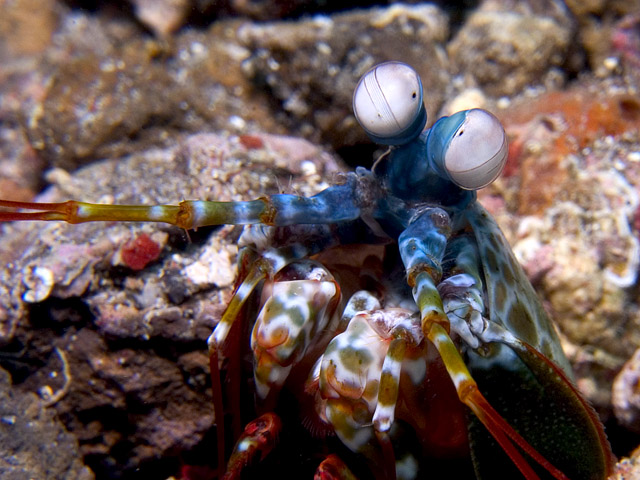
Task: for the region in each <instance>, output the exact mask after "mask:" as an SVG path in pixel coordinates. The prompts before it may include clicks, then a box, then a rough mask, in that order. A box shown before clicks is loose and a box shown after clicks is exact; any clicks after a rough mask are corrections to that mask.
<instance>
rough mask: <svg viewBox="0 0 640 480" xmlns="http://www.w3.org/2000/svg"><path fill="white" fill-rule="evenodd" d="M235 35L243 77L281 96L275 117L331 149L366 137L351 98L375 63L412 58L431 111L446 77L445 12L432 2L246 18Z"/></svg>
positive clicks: (437, 104) (439, 98)
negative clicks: (292, 17) (244, 51)
mask: <svg viewBox="0 0 640 480" xmlns="http://www.w3.org/2000/svg"><path fill="white" fill-rule="evenodd" d="M238 34H239V37H240V39H241V40H242V42H243V43H244V44H245V45H246V47H247V48H248V49H249V50H250V51H251V52H252V54H251V56H250V57H249V58H248V59H247V61H246V62H245V63H244V70H245V72H246V73H247V75H248V77H249V78H251V79H252V81H253V82H254V83H255V84H257V85H260V86H263V87H264V88H265V89H267V90H268V91H269V93H270V95H271V96H272V97H274V98H275V99H277V101H278V102H280V103H279V106H278V108H277V109H276V110H275V111H274V115H275V116H276V118H278V119H280V120H281V121H282V122H283V123H285V124H287V125H288V126H289V128H290V129H291V130H292V131H294V132H296V133H299V134H302V135H303V136H305V137H309V138H311V139H312V140H314V141H323V142H328V143H330V144H331V145H332V146H333V147H334V148H335V149H339V148H341V147H344V146H349V145H353V144H355V143H359V142H368V140H367V138H366V136H365V134H364V133H363V132H362V130H361V129H360V128H359V127H358V126H357V123H356V120H355V117H354V116H353V112H352V111H351V101H352V95H353V90H354V88H355V86H356V83H357V82H358V80H359V79H360V77H361V76H362V75H363V74H364V73H365V72H366V71H367V70H368V69H369V68H371V67H373V66H374V65H375V64H377V63H380V62H383V61H388V60H398V61H403V62H406V63H409V64H411V65H412V66H413V67H414V68H415V69H416V71H417V72H418V73H419V74H420V75H421V77H422V83H423V85H424V88H425V92H426V95H425V102H426V105H427V111H429V112H431V113H435V112H437V111H438V109H439V108H440V105H441V104H442V102H443V95H444V91H445V89H446V87H447V84H448V82H449V80H450V77H449V74H448V64H447V63H448V62H447V59H446V55H445V53H444V42H445V41H446V38H447V35H448V26H447V21H446V17H445V16H444V14H443V13H442V11H441V10H440V9H438V8H437V7H436V6H434V5H430V4H424V5H401V4H398V5H393V6H390V7H387V8H377V9H371V10H362V11H354V12H348V13H344V14H336V15H332V16H318V17H314V18H312V19H309V20H303V21H301V22H295V23H294V22H276V23H271V24H264V25H253V24H247V25H246V26H244V27H243V28H242V29H240V31H239V32H238Z"/></svg>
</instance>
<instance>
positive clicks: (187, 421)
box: [0, 0, 640, 480]
mask: <svg viewBox="0 0 640 480" xmlns="http://www.w3.org/2000/svg"><path fill="white" fill-rule="evenodd" d="M387 60H398V61H402V62H406V63H408V64H410V65H412V66H413V67H414V68H415V69H416V71H417V72H418V73H419V74H420V75H421V77H422V81H423V84H424V89H425V102H426V106H427V111H428V112H429V120H428V124H429V125H431V124H432V123H433V121H434V120H436V119H437V118H439V117H440V116H442V115H449V114H451V113H453V112H456V111H459V110H463V109H469V108H475V107H479V108H484V109H487V110H489V111H491V112H493V113H494V114H495V115H496V116H497V117H498V118H499V119H500V120H501V121H502V123H503V124H504V126H505V129H506V131H507V134H508V136H509V141H510V151H509V158H508V161H507V166H506V168H505V171H504V172H503V174H502V177H501V178H500V179H498V180H497V181H496V182H495V183H493V184H492V185H491V186H489V187H487V188H486V189H484V190H482V191H481V192H480V193H479V199H480V201H481V202H482V203H483V205H484V206H485V207H486V208H487V209H488V210H489V211H490V212H491V213H492V214H493V215H494V217H495V218H496V220H497V221H498V223H499V224H500V226H501V228H502V229H503V231H504V233H505V235H506V237H507V239H508V240H509V242H510V243H511V245H512V247H513V250H514V252H515V253H516V256H517V257H518V259H519V261H520V262H521V263H522V264H523V266H524V268H525V270H526V272H527V275H528V276H529V278H530V280H531V282H532V283H533V285H534V287H535V288H536V290H537V291H538V293H539V295H540V296H541V298H542V299H543V301H544V305H545V308H546V309H547V311H548V312H549V314H550V316H551V317H552V319H553V320H554V321H555V322H556V325H557V327H558V330H559V333H560V335H561V339H562V342H563V347H564V349H565V352H566V353H567V356H568V357H569V359H570V361H571V363H572V365H573V368H574V373H575V377H576V382H577V386H578V387H579V388H580V390H581V391H582V392H583V393H584V394H585V396H586V397H587V398H588V399H589V400H590V402H591V403H592V405H593V406H594V407H595V409H596V410H597V412H598V413H599V415H600V416H601V418H602V420H603V422H604V423H605V426H606V429H607V434H608V436H609V439H610V441H611V444H612V447H613V450H614V453H615V454H616V455H617V456H618V457H619V459H621V460H622V459H624V460H623V461H622V462H621V463H620V464H619V465H618V467H617V468H618V471H617V472H616V474H615V476H614V477H612V478H620V479H622V478H624V479H632V478H640V451H639V450H636V448H638V447H640V308H639V305H638V304H639V301H640V289H639V286H638V278H637V276H638V269H639V265H640V243H639V237H638V235H639V232H640V196H639V192H640V96H639V93H638V89H639V88H640V1H638V0H618V1H616V0H589V1H584V0H571V1H566V2H562V1H559V0H485V1H458V2H454V1H450V2H447V1H442V2H433V3H418V2H407V3H396V2H388V3H387V2H366V1H362V0H361V1H354V2H340V4H339V6H338V2H330V1H312V0H289V1H286V0H278V1H261V0H254V1H252V0H226V1H215V0H155V1H154V0H128V1H125V0H112V1H107V0H104V1H98V0H95V1H71V0H69V1H63V0H0V197H1V198H3V199H12V200H21V201H31V200H33V199H34V198H37V200H38V201H41V202H58V201H64V200H67V199H69V198H73V199H76V200H84V201H89V202H100V203H144V204H153V203H176V202H179V201H181V200H183V199H185V198H186V199H209V200H246V199H253V198H258V197H259V196H261V195H265V194H270V193H278V192H282V191H284V192H287V193H297V194H302V195H311V194H313V193H316V192H318V191H320V190H322V189H323V188H326V187H327V186H328V185H329V183H330V182H331V181H332V180H334V179H335V178H336V175H337V174H338V173H339V172H341V171H345V170H349V169H353V168H354V167H355V166H358V165H364V166H367V167H370V166H371V164H372V161H373V160H374V159H375V158H376V157H377V156H378V155H380V154H381V153H382V151H381V150H380V149H379V147H376V146H375V145H373V144H371V142H370V140H369V139H368V138H367V137H366V135H365V134H364V132H363V131H362V129H361V128H360V127H359V126H358V124H357V122H356V120H355V118H354V116H353V112H352V110H351V99H352V92H353V89H354V87H355V85H356V82H357V81H358V79H359V78H360V76H362V74H364V73H365V72H366V71H367V70H368V69H369V68H371V67H372V66H373V65H374V64H376V63H379V62H382V61H387ZM36 196H37V197H36ZM238 235H239V230H238V228H236V227H222V228H204V229H200V230H198V231H197V232H190V233H189V235H188V236H187V235H186V234H185V233H184V232H182V231H180V230H178V229H176V228H171V227H167V226H161V225H150V224H128V223H127V224H117V223H107V224H84V225H67V224H58V223H50V224H37V223H24V224H17V223H13V224H9V223H5V224H1V225H0V366H1V367H2V370H1V371H0V458H2V459H4V460H3V461H2V462H0V477H1V478H11V479H22V478H37V479H40V478H42V479H58V478H59V479H63V478H64V479H83V480H84V479H91V478H99V479H100V478H149V479H166V478H171V477H174V478H181V477H182V478H185V479H191V480H194V479H196V478H208V477H207V475H208V474H209V472H208V471H207V470H206V468H204V467H202V470H201V471H200V470H198V468H197V467H195V466H197V465H202V464H205V463H206V460H204V459H207V458H209V457H211V456H212V453H211V449H215V443H214V439H213V438H211V427H212V425H213V423H214V418H213V412H212V408H211V393H210V382H209V372H208V369H209V359H208V356H207V351H206V347H205V341H206V339H207V337H208V336H209V334H210V332H211V329H212V328H213V326H214V325H215V324H216V323H217V321H218V320H219V318H220V316H221V314H222V312H223V310H224V308H225V305H226V302H227V301H228V300H229V299H230V297H231V293H232V287H233V283H234V279H235V274H236V266H235V261H236V253H237V247H236V241H237V239H238ZM198 475H200V476H198ZM283 477H285V478H286V473H283Z"/></svg>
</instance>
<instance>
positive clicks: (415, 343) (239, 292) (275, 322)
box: [0, 62, 613, 479]
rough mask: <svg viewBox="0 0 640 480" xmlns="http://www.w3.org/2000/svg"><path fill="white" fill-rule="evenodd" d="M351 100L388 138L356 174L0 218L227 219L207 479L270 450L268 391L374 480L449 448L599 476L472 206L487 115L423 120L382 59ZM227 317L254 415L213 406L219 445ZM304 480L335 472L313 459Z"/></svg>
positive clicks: (509, 275) (494, 136)
mask: <svg viewBox="0 0 640 480" xmlns="http://www.w3.org/2000/svg"><path fill="white" fill-rule="evenodd" d="M353 104H354V112H355V115H356V118H357V119H358V121H359V123H360V125H361V126H362V127H363V128H364V129H365V131H366V133H367V134H368V135H369V136H370V137H371V138H372V139H373V140H374V141H375V142H377V143H379V144H382V145H387V146H390V149H389V151H388V152H387V153H386V154H385V155H383V156H382V157H381V158H380V159H378V161H377V162H376V163H375V164H374V166H373V168H372V169H371V170H367V169H364V168H362V167H360V168H358V169H356V171H355V172H352V173H348V174H345V175H344V176H343V177H342V178H341V180H340V181H339V182H337V183H336V184H334V185H332V186H330V187H329V188H327V189H325V190H324V191H322V192H320V193H318V194H316V195H315V196H313V197H310V198H306V197H301V196H297V195H291V194H276V195H271V196H269V197H263V198H259V199H256V200H249V201H237V202H215V201H192V200H187V201H183V202H181V203H180V204H179V205H155V206H141V205H127V206H125V205H99V204H89V203H83V202H78V201H73V200H71V201H67V202H64V203H25V202H13V201H9V200H0V206H2V207H7V208H9V209H11V210H10V211H3V212H0V221H17V220H61V221H65V222H68V223H81V222H92V221H136V222H166V223H169V224H172V225H176V226H178V227H180V228H183V229H186V230H189V229H194V228H197V227H201V226H207V225H223V224H233V225H245V229H244V232H243V234H242V236H241V238H240V240H239V247H240V252H239V261H238V272H239V274H238V280H237V283H236V288H235V292H234V295H233V297H232V299H231V301H230V303H229V305H228V306H227V309H226V311H225V313H224V315H223V317H222V319H221V320H220V322H219V323H218V325H217V326H216V327H215V329H214V331H213V333H212V334H211V336H210V337H209V340H208V349H209V356H210V368H211V376H212V383H213V398H214V409H215V412H216V414H217V441H218V464H219V466H220V467H221V468H220V471H222V470H224V468H222V467H223V466H225V465H226V474H225V477H224V478H237V477H240V475H241V474H242V472H243V470H244V469H245V468H246V466H247V464H248V463H249V462H250V461H252V460H253V458H254V457H258V456H259V457H261V458H264V457H266V456H267V455H269V453H270V452H271V451H272V449H274V448H277V443H278V433H279V432H280V430H281V429H286V428H287V425H286V424H283V423H282V422H281V419H280V416H282V415H283V413H286V412H283V407H282V406H281V398H282V396H283V394H285V392H286V394H287V395H289V397H293V398H295V399H297V402H298V403H299V406H298V410H299V413H298V414H299V415H300V416H301V417H304V422H305V424H306V425H308V427H309V430H310V431H311V432H312V435H313V436H315V437H318V438H320V439H323V438H329V437H332V436H334V435H335V436H336V437H337V438H338V439H339V441H340V443H341V444H342V445H343V446H346V449H347V450H348V451H351V452H354V453H355V455H351V460H352V461H355V462H356V463H357V462H361V463H364V464H365V465H366V468H365V473H364V474H365V475H372V476H374V477H376V478H396V477H398V478H416V477H417V476H419V475H423V474H425V473H426V472H428V471H429V469H430V462H431V460H430V459H429V457H434V456H440V455H443V456H451V455H457V454H460V452H463V453H464V452H465V449H467V448H468V449H469V450H470V452H471V456H472V459H473V464H474V469H475V473H476V476H477V477H478V478H497V476H498V475H500V476H501V477H504V478H518V477H522V476H524V477H525V478H527V479H538V478H555V479H567V478H570V479H598V478H599V479H603V478H606V476H607V474H608V473H609V472H610V471H611V468H612V459H613V456H612V454H611V450H610V447H609V444H608V442H607V439H606V437H605V434H604V430H603V427H602V425H601V423H600V421H599V420H598V418H597V417H596V415H595V413H594V411H593V410H592V409H591V407H590V406H589V405H588V404H587V402H586V401H585V400H584V399H583V398H582V396H581V395H580V393H579V392H578V391H577V390H576V389H575V387H574V386H573V384H572V382H571V370H570V366H569V364H568V362H567V360H566V358H565V356H564V354H563V352H562V349H561V347H560V342H559V340H558V337H557V334H556V332H555V330H554V327H553V325H552V324H551V323H550V321H549V319H548V317H547V315H546V314H545V312H544V310H543V308H542V306H541V304H540V302H539V300H538V299H537V297H536V294H535V292H534V290H533V288H532V286H531V284H530V283H529V281H528V280H527V278H526V276H525V274H524V273H523V271H522V269H521V267H520V266H519V264H518V263H517V261H516V260H515V258H514V256H513V253H512V252H511V250H510V248H509V246H508V244H507V242H506V240H505V238H504V236H503V234H502V233H501V231H500V230H499V228H498V226H497V225H496V223H495V221H494V220H493V219H492V218H491V217H490V216H489V214H488V213H487V212H486V211H485V210H484V209H483V207H482V206H481V205H480V204H479V203H478V202H477V201H476V193H475V191H476V190H477V189H479V188H482V187H484V186H486V185H488V184H490V183H491V182H493V181H494V180H495V179H496V178H497V177H498V176H499V175H500V173H501V171H502V168H503V167H504V164H505V161H506V157H507V153H508V146H507V140H506V134H505V132H504V129H503V128H502V126H501V124H500V122H499V121H498V120H497V119H496V117H494V116H493V115H492V114H491V113H489V112H487V111H484V110H479V109H473V110H467V111H462V112H458V113H456V114H454V115H451V116H449V117H444V118H441V119H439V120H438V121H437V122H436V123H435V124H434V125H433V126H432V127H431V128H430V129H427V130H424V127H425V125H426V121H427V113H426V109H425V107H424V103H423V91H422V84H421V81H420V78H419V76H418V74H417V73H416V72H415V71H414V70H413V69H412V68H411V67H409V66H408V65H405V64H402V63H398V62H388V63H384V64H380V65H377V66H376V67H374V68H372V69H371V70H370V71H369V72H368V73H366V74H365V75H364V76H363V78H362V79H361V81H360V83H359V84H358V86H357V87H356V90H355V93H354V100H353ZM22 209H26V210H33V211H32V212H23V211H22ZM256 305H257V307H256ZM246 322H253V327H252V331H251V335H250V340H249V339H244V341H250V345H251V351H252V355H253V385H254V389H255V396H256V409H255V410H256V417H257V418H256V419H255V420H253V421H251V422H250V423H249V424H248V425H247V427H246V428H244V430H243V427H242V424H241V422H242V413H241V412H240V408H239V407H238V406H237V405H231V406H230V407H229V408H231V410H232V412H233V413H234V415H233V418H232V425H233V426H232V430H233V433H232V434H231V436H232V437H233V439H234V441H235V440H237V442H236V445H235V447H234V449H233V451H232V453H231V455H230V456H227V455H226V449H225V441H226V440H227V439H228V437H229V436H230V435H228V434H226V433H225V421H224V411H225V398H224V397H225V394H226V395H227V396H228V397H229V398H232V399H233V398H237V397H238V395H239V391H238V389H239V386H238V385H239V382H238V381H236V382H231V383H230V384H229V385H230V386H229V388H228V389H226V390H227V391H226V392H223V391H222V381H221V374H222V372H223V370H224V368H225V367H226V365H227V364H228V362H230V361H231V360H233V358H232V355H233V349H232V348H229V344H230V343H231V341H232V340H233V341H235V342H237V341H239V340H238V339H239V338H240V341H242V333H240V332H241V331H242V328H241V327H242V325H243V324H246ZM236 360H237V359H236ZM228 374H229V372H227V375H228ZM234 389H235V391H233V390H234ZM458 400H459V402H458ZM227 403H229V402H227ZM462 405H466V407H467V408H466V409H465V408H464V407H462ZM278 414H280V416H279V415H278ZM290 416H291V415H290ZM405 438H409V443H410V444H411V448H409V449H408V450H409V451H410V452H411V453H407V451H405V450H404V448H403V447H402V446H401V444H402V442H403V441H405V440H404V439H405ZM329 450H330V449H329ZM327 453H332V452H331V451H328V452H327ZM354 458H355V460H353V459H354ZM367 470H368V472H367ZM518 472H519V473H518ZM316 478H354V474H353V473H351V471H350V470H349V467H348V466H347V465H346V464H345V463H342V461H341V460H339V458H338V457H337V456H336V455H333V454H330V455H328V457H327V459H326V460H325V461H323V462H322V463H321V465H320V466H319V467H318V469H317V471H316Z"/></svg>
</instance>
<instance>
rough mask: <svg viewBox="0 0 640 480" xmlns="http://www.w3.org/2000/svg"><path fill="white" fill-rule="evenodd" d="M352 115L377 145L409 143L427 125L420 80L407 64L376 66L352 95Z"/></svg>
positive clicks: (366, 74) (389, 63) (397, 63)
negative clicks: (353, 114)
mask: <svg viewBox="0 0 640 480" xmlns="http://www.w3.org/2000/svg"><path fill="white" fill-rule="evenodd" d="M353 111H354V113H355V115H356V118H357V119H358V122H359V123H360V125H361V126H362V128H364V130H365V132H367V135H369V137H371V139H372V140H373V141H374V142H376V143H380V144H383V145H402V144H404V143H408V142H410V141H411V140H413V139H414V138H416V137H417V136H418V135H420V133H421V132H422V130H423V129H424V126H425V124H426V123H427V111H426V109H425V108H424V104H423V102H422V82H421V81H420V76H419V75H418V73H417V72H416V71H415V70H414V69H413V68H411V67H410V66H409V65H406V64H404V63H400V62H387V63H381V64H380V65H376V66H375V67H373V68H372V69H371V70H369V71H368V72H367V73H365V74H364V75H363V77H362V78H361V79H360V82H358V86H357V87H356V89H355V92H354V93H353Z"/></svg>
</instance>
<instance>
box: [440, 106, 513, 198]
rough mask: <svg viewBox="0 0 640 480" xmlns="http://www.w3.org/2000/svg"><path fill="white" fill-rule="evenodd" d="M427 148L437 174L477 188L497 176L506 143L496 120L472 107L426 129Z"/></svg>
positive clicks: (465, 186)
mask: <svg viewBox="0 0 640 480" xmlns="http://www.w3.org/2000/svg"><path fill="white" fill-rule="evenodd" d="M427 151H428V152H429V156H430V157H431V160H432V162H433V165H434V166H435V167H436V170H438V172H439V173H440V174H441V175H443V176H446V178H449V179H450V180H451V181H452V182H453V183H455V184H456V185H458V186H459V187H460V188H463V189H465V190H478V189H480V188H482V187H486V186H487V185H489V184H490V183H491V182H493V181H494V180H495V179H496V178H498V176H499V175H500V173H501V172H502V169H503V168H504V165H505V163H506V161H507V154H508V153H509V146H508V142H507V135H506V133H505V131H504V128H502V124H501V123H500V120H498V119H497V118H496V117H495V116H494V115H492V114H491V113H489V112H487V111H486V110H481V109H473V110H465V111H463V112H458V113H456V114H454V115H451V116H450V117H444V118H441V119H440V120H438V121H437V122H436V124H435V125H434V126H433V127H432V128H431V130H430V132H429V138H428V140H427Z"/></svg>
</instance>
